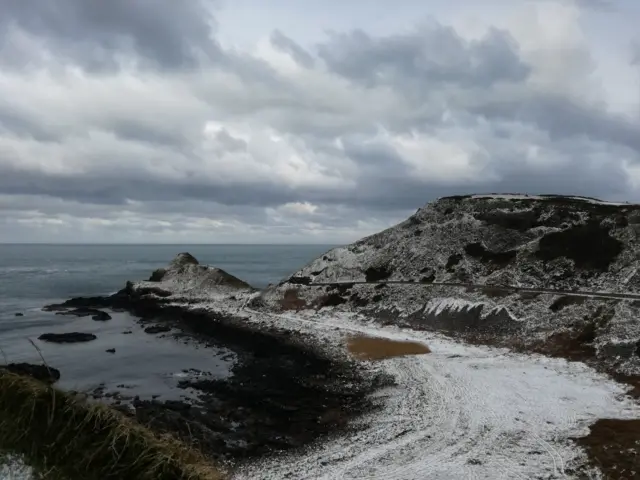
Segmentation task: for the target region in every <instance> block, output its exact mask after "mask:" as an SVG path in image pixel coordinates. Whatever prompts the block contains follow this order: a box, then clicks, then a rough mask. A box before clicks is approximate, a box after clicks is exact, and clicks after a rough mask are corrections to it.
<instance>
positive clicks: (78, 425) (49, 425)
mask: <svg viewBox="0 0 640 480" xmlns="http://www.w3.org/2000/svg"><path fill="white" fill-rule="evenodd" d="M0 432H1V433H0V452H4V453H7V454H10V455H15V456H17V457H20V458H22V459H24V461H25V463H26V464H28V465H30V466H31V467H32V468H33V470H34V471H35V473H36V476H37V478H38V476H39V478H44V479H47V480H76V479H77V480H81V479H82V480H93V479H96V480H98V479H100V480H108V479H121V480H127V479H131V480H134V479H136V480H146V479H149V480H151V479H153V480H169V479H171V480H187V479H188V480H218V479H222V478H223V477H224V476H223V474H222V473H221V472H220V471H218V470H217V469H215V468H214V467H213V466H211V465H208V464H207V463H206V460H205V459H204V458H203V457H202V456H201V455H200V454H199V453H197V452H195V451H193V450H191V449H189V448H188V447H187V446H186V445H184V444H182V443H180V442H178V441H177V440H174V439H173V438H170V437H168V436H162V435H158V434H156V433H154V432H152V431H150V430H148V429H146V428H144V427H142V426H141V425H138V424H137V423H135V422H134V421H133V420H130V419H128V418H127V417H126V416H124V415H123V414H121V413H120V412H117V411H115V410H113V409H111V408H109V407H107V406H104V405H98V404H92V403H87V402H84V401H80V400H77V399H75V398H74V397H72V396H71V395H69V394H67V393H65V392H62V391H60V390H57V389H55V388H53V387H51V386H48V385H45V384H44V383H41V382H39V381H37V380H34V379H31V378H29V377H24V376H19V375H15V374H13V373H9V372H8V371H6V370H4V369H2V368H0Z"/></svg>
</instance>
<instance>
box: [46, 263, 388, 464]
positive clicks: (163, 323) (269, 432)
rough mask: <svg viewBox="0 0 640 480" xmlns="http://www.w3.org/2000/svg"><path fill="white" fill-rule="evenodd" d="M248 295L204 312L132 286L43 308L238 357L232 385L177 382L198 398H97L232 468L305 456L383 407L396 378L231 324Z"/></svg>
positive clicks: (280, 335) (272, 332)
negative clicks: (110, 314) (123, 322)
mask: <svg viewBox="0 0 640 480" xmlns="http://www.w3.org/2000/svg"><path fill="white" fill-rule="evenodd" d="M154 275H157V274H155V273H154ZM234 285H237V284H234ZM226 286H227V285H226V284H223V285H221V288H223V289H224V288H225V287H226ZM247 292H252V290H251V289H246V288H245V287H244V286H242V291H241V292H239V293H238V295H237V296H236V297H235V300H234V299H233V298H232V299H227V300H228V301H230V302H231V304H229V303H228V302H227V303H226V304H222V305H220V308H219V309H216V308H215V304H212V305H208V306H207V308H205V307H204V306H203V307H198V305H197V304H194V303H193V302H187V303H180V302H178V303H176V302H175V299H171V300H170V299H169V295H157V292H154V293H153V294H149V289H148V288H144V287H143V288H136V286H135V285H134V284H132V283H128V284H127V287H126V288H125V289H123V290H121V291H120V292H118V293H117V294H115V295H112V296H107V297H93V298H73V299H71V300H68V301H66V302H64V303H62V304H57V305H48V306H46V307H45V309H46V310H48V311H56V312H58V313H61V314H66V313H70V314H73V313H72V312H76V311H81V312H90V311H94V310H97V309H102V310H109V309H113V310H117V311H127V312H130V313H131V314H133V315H135V316H136V317H137V318H138V319H139V322H140V323H141V324H142V325H143V326H144V325H147V324H151V326H150V327H146V328H145V331H148V332H167V331H171V332H172V333H170V335H172V336H174V337H176V338H178V339H182V340H184V339H185V338H186V339H188V340H189V341H195V342H197V343H198V344H200V345H202V346H205V347H211V348H213V347H217V346H222V347H224V348H226V349H230V350H232V351H233V352H234V354H235V356H236V362H235V364H234V366H233V367H232V370H231V375H230V376H229V377H228V378H224V379H211V378H208V377H206V376H203V377H202V378H198V377H197V376H196V378H189V379H185V380H183V381H181V382H180V383H179V385H178V387H179V388H181V389H185V390H187V389H188V390H190V391H193V392H196V396H197V400H168V401H160V400H157V399H152V400H140V399H139V398H135V397H134V398H132V399H130V398H129V397H127V396H126V395H120V394H119V393H117V392H116V393H114V392H107V391H104V390H103V389H96V391H94V392H93V393H92V397H93V398H95V399H98V400H100V401H106V402H108V403H111V404H112V405H114V407H115V408H118V409H120V410H121V411H123V412H124V413H125V414H127V415H130V416H132V417H134V418H136V419H137V420H138V421H139V422H140V423H142V424H144V425H147V426H149V427H151V428H152V429H154V430H156V431H159V432H169V433H171V434H173V435H175V436H177V437H178V438H181V439H183V440H185V441H188V442H189V443H190V444H192V445H194V446H196V447H197V448H199V449H201V450H202V451H203V453H205V454H206V455H208V456H209V457H210V458H212V459H215V460H217V461H223V462H230V463H232V464H234V465H235V464H237V463H238V461H241V460H244V459H252V458H256V457H260V456H264V455H270V454H276V453H279V452H285V451H293V450H299V449H301V448H303V447H305V446H309V445H312V444H313V443H314V442H315V441H317V440H318V439H320V438H324V437H328V436H334V435H339V434H340V433H341V432H346V431H347V430H350V429H352V428H355V427H353V426H352V424H351V420H352V419H354V418H356V417H360V416H362V415H363V414H365V413H368V412H372V411H373V410H375V409H376V408H378V405H377V404H376V402H375V400H373V399H372V398H371V393H373V392H374V391H376V390H377V389H379V388H381V387H384V386H388V385H391V384H392V383H393V379H392V378H390V377H389V376H386V375H383V374H379V373H376V372H372V371H371V370H370V369H368V368H367V367H365V366H364V365H363V364H361V363H358V362H356V361H354V360H351V359H349V358H348V357H347V356H345V355H336V354H335V352H329V351H326V350H323V349H322V348H321V346H319V345H318V344H317V343H314V342H310V341H307V340H306V339H305V337H304V335H300V334H299V332H296V331H295V330H290V329H287V328H284V327H282V328H274V327H268V326H264V325H263V326H261V325H259V324H255V323H247V322H245V321H243V319H242V318H239V317H235V316H234V315H233V314H232V312H233V308H231V307H232V306H233V302H234V301H235V302H236V303H237V304H238V306H239V305H240V303H241V302H242V301H244V295H246V293H247ZM212 307H213V308H212ZM150 329H151V330H150Z"/></svg>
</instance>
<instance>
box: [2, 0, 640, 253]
mask: <svg viewBox="0 0 640 480" xmlns="http://www.w3.org/2000/svg"><path fill="white" fill-rule="evenodd" d="M23 3H24V2H18V1H16V0H8V1H7V2H6V5H5V7H4V8H3V13H4V14H3V16H2V18H1V19H0V38H2V39H3V40H2V41H3V46H6V48H3V49H1V50H0V51H1V52H2V53H0V66H1V67H3V68H2V69H0V222H2V225H1V226H2V228H1V229H0V231H1V232H2V233H0V241H24V240H47V241H54V240H55V241H80V240H82V241H106V240H108V241H136V242H138V241H140V242H145V241H165V242H210V241H212V242H231V243H233V242H236V241H242V242H246V241H247V240H250V241H252V242H261V241H265V242H269V241H277V242H285V243H295V242H305V241H306V242H308V241H316V242H329V243H333V242H347V241H350V240H354V239H355V238H357V237H359V236H361V235H364V234H368V233H373V232H374V231H376V230H378V229H381V228H386V227H387V226H389V225H391V224H392V223H393V222H395V221H398V220H401V219H403V218H404V217H406V216H407V215H408V214H409V213H411V212H413V211H415V209H416V208H417V207H419V206H421V205H422V204H424V203H425V202H427V201H429V200H432V199H434V198H436V197H438V196H442V195H448V194H456V193H467V192H474V191H480V192H491V191H522V192H527V193H539V192H548V193H571V194H586V195H590V196H600V197H604V198H609V199H622V200H632V201H634V200H635V201H640V196H639V195H640V194H638V189H637V185H638V175H637V170H638V167H637V166H638V165H640V138H639V136H638V135H637V132H638V131H640V118H638V116H633V115H627V114H623V113H621V112H617V111H614V110H613V109H612V108H611V104H613V100H616V101H619V99H612V98H610V96H609V95H610V92H611V91H612V90H611V89H605V88H603V86H602V80H601V79H600V78H598V76H597V74H596V71H597V69H596V67H597V66H598V58H597V57H596V56H595V55H594V54H593V52H592V50H593V51H595V50H594V48H595V47H594V46H593V44H592V41H591V40H589V39H588V38H587V36H586V34H585V33H584V31H583V29H582V23H581V21H582V20H581V18H582V15H584V12H585V11H586V10H583V9H582V7H579V6H577V4H576V3H574V2H571V3H567V2H539V3H536V4H527V5H525V6H524V7H522V8H521V9H520V8H518V9H515V10H514V12H515V14H514V15H512V16H510V17H509V18H508V19H506V20H503V21H500V22H496V24H495V25H492V24H487V25H486V26H485V27H486V28H484V31H483V32H481V33H478V32H474V33H473V35H472V34H471V33H470V32H467V31H465V30H464V29H463V28H462V27H460V26H457V27H454V26H452V25H448V24H445V23H444V22H442V21H438V19H437V18H422V19H416V18H411V19H407V22H408V24H409V22H410V23H411V25H412V26H411V28H407V29H405V30H404V31H401V32H397V33H385V34H376V33H373V32H370V31H367V28H366V25H365V26H362V28H359V29H355V30H352V31H344V32H331V33H328V34H327V36H326V37H325V38H324V40H322V41H320V42H315V43H313V44H309V42H303V41H298V40H297V39H296V40H294V39H293V38H291V37H289V36H287V32H286V31H284V30H281V29H278V28H272V29H271V34H270V35H268V36H267V37H266V38H264V39H262V40H261V41H259V42H257V44H256V45H255V48H253V49H249V48H244V49H242V48H239V47H235V46H234V47H231V46H228V45H227V46H223V45H222V44H221V43H220V42H219V41H218V40H217V38H216V36H215V33H216V22H215V18H214V16H213V15H214V14H215V12H216V8H217V5H214V4H212V3H210V2H205V1H204V0H203V1H194V2H188V5H187V4H185V5H183V4H180V5H178V3H176V2H169V1H168V0H167V1H161V2H151V1H150V0H129V1H126V2H125V1H124V0H117V1H115V2H110V4H109V8H106V7H105V6H104V5H103V4H102V2H98V1H97V0H91V1H80V0H77V1H72V0H54V1H52V2H49V3H47V4H46V5H42V6H39V7H38V8H35V9H27V8H26V7H25V6H24V5H23ZM229 8H232V7H229ZM498 23H499V24H498ZM613 65H614V66H615V63H614V64H613ZM627 67H628V65H627ZM620 68H621V70H620V71H621V72H623V71H624V70H623V69H622V66H621V67H620ZM612 73H615V72H612ZM620 78H622V77H620ZM614 91H615V89H614ZM618 103H619V102H618ZM639 108H640V106H639ZM637 110H638V108H636V111H637Z"/></svg>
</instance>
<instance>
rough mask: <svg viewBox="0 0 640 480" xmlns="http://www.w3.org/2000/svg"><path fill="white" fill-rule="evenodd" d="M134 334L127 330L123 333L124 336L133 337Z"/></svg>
mask: <svg viewBox="0 0 640 480" xmlns="http://www.w3.org/2000/svg"><path fill="white" fill-rule="evenodd" d="M132 333H133V332H132V331H131V330H125V331H124V332H122V334H123V335H131V334H132Z"/></svg>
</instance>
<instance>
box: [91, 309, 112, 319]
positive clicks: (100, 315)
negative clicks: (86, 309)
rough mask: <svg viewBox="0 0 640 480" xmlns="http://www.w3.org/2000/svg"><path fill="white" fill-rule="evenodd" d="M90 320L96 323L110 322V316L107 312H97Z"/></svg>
mask: <svg viewBox="0 0 640 480" xmlns="http://www.w3.org/2000/svg"><path fill="white" fill-rule="evenodd" d="M91 319H92V320H96V321H98V322H105V321H107V320H111V315H109V314H108V313H107V312H102V311H100V310H98V313H96V314H95V315H94V316H92V317H91Z"/></svg>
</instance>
